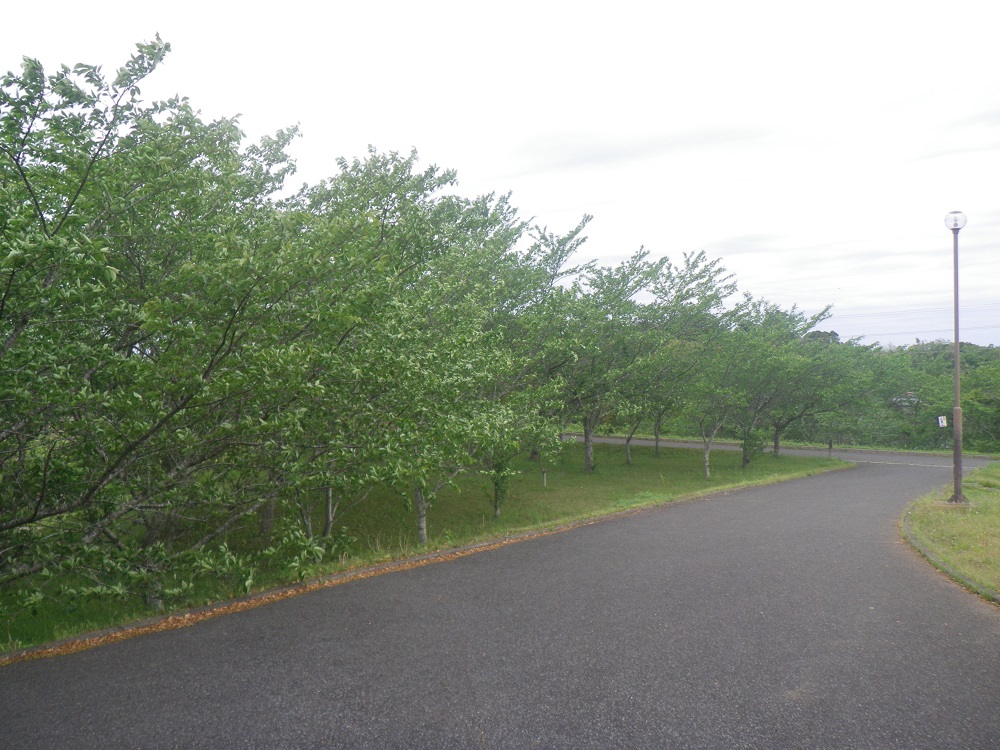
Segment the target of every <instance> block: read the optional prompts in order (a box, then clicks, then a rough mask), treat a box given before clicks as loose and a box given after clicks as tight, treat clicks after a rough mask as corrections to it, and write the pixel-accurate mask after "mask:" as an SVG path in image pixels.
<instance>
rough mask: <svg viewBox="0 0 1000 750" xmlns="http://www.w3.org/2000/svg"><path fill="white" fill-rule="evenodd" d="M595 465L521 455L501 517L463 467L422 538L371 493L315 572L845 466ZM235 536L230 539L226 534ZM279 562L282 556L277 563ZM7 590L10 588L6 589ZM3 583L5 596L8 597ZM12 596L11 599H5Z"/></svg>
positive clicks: (645, 456)
mask: <svg viewBox="0 0 1000 750" xmlns="http://www.w3.org/2000/svg"><path fill="white" fill-rule="evenodd" d="M594 455H595V464H596V470H595V471H594V473H592V474H587V473H586V472H584V470H583V446H582V445H580V444H576V443H570V444H567V445H565V447H564V450H563V452H562V453H561V455H560V456H559V457H558V458H557V459H555V460H554V461H553V462H551V464H550V465H547V466H546V470H547V471H546V477H545V483H544V485H543V481H542V472H541V469H540V467H539V465H538V463H536V462H530V461H528V460H527V458H525V459H522V460H520V461H518V462H515V464H514V466H513V468H514V469H515V470H516V471H517V472H518V473H517V475H516V476H514V477H512V478H511V481H510V495H509V498H508V501H507V502H506V503H505V504H504V505H503V507H502V508H501V517H500V519H499V520H495V519H494V518H493V495H492V484H491V483H490V481H489V479H488V478H487V477H484V476H479V475H474V474H470V475H466V476H462V477H460V478H459V479H458V480H457V481H456V483H455V485H454V486H451V487H445V488H444V489H442V490H441V491H440V492H439V493H438V496H437V497H436V498H435V499H434V502H433V504H432V506H431V508H430V509H429V511H428V518H427V525H428V544H427V545H426V546H424V547H420V546H418V545H417V543H416V514H415V512H414V511H413V509H412V508H411V507H410V506H409V504H408V502H407V499H406V498H403V497H401V496H400V495H398V494H395V493H391V492H382V493H372V494H371V495H370V496H369V497H368V498H367V499H366V500H365V501H364V502H363V503H361V504H359V505H357V506H355V507H354V508H352V509H350V510H348V511H347V512H345V513H343V514H341V515H340V516H338V521H337V524H338V526H342V527H344V528H345V532H346V535H347V536H348V537H350V538H351V541H350V542H349V543H348V544H347V546H346V547H344V548H343V550H342V551H341V554H340V555H339V557H338V559H336V560H333V561H329V562H325V563H322V564H320V565H316V566H313V567H311V568H309V570H308V571H307V574H308V576H309V577H320V576H326V575H330V574H334V573H338V572H343V571H349V570H357V569H360V568H364V567H366V566H368V565H372V564H374V563H380V562H385V561H388V560H402V559H407V558H411V557H413V556H415V555H418V554H424V553H427V552H431V551H436V550H445V549H451V548H455V547H461V546H464V545H467V544H471V543H476V542H483V541H488V540H496V539H504V538H507V537H511V536H515V535H517V534H521V533H524V532H529V531H535V530H545V529H551V528H553V527H557V526H560V525H563V524H566V523H570V522H573V521H578V520H585V519H590V518H595V517H599V516H603V515H607V514H610V513H615V512H617V511H621V510H626V509H630V508H637V507H642V506H648V505H655V504H660V503H665V502H671V501H676V500H681V499H686V498H692V497H697V496H700V495H706V494H711V493H714V492H719V491H721V490H724V489H731V488H735V487H744V486H750V485H760V484H769V483H773V482H779V481H783V480H786V479H793V478H798V477H804V476H809V475H812V474H817V473H820V472H823V471H829V470H831V469H837V468H843V467H846V466H849V464H847V463H846V462H844V461H839V460H836V459H828V458H802V457H797V456H782V457H780V458H778V459H775V458H774V457H772V456H770V455H764V456H759V457H758V458H757V459H755V461H754V462H753V463H752V464H751V465H750V466H749V467H748V468H747V469H743V468H741V466H740V458H741V457H740V453H739V452H738V451H726V450H716V451H713V452H712V460H711V469H712V479H711V480H710V481H706V480H705V478H704V476H703V468H702V451H701V450H698V449H693V450H687V449H668V448H661V450H660V454H659V455H655V454H654V450H653V448H647V447H634V448H633V449H632V461H633V462H632V465H626V463H625V453H624V448H623V447H621V446H616V445H606V444H598V445H595V446H594ZM236 543H238V539H231V540H230V544H236ZM278 567H279V568H280V566H278ZM285 575H286V577H285V578H282V577H281V576H275V575H263V574H262V575H260V576H258V577H257V579H256V580H257V581H258V584H259V585H258V586H257V587H256V590H257V591H262V590H266V589H268V588H272V587H275V586H281V585H284V584H289V583H295V582H296V579H293V578H290V577H289V575H290V574H285ZM241 593H242V592H241V591H239V590H238V588H235V587H233V588H232V590H227V589H226V588H225V584H224V582H223V581H222V580H221V579H220V577H219V576H208V577H207V578H206V580H205V581H203V582H200V583H199V585H197V586H196V587H195V588H194V589H193V590H192V592H191V595H190V596H189V597H188V598H187V599H185V600H184V601H181V602H178V603H176V604H175V605H174V606H173V607H172V611H175V612H178V611H183V610H184V609H185V608H191V607H199V606H203V605H205V604H208V603H211V602H218V601H225V600H227V599H233V598H236V597H238V596H240V594H241ZM7 596H9V594H7ZM3 597H4V594H2V593H0V606H2V605H3V604H4V599H3ZM9 603H10V602H9V601H8V604H9ZM162 614H165V613H164V612H158V611H156V610H153V609H150V608H148V607H146V606H145V605H144V604H143V603H142V602H141V601H140V600H136V599H125V600H115V601H106V600H99V599H93V598H85V599H78V598H74V597H71V596H66V597H63V598H62V599H60V598H58V597H56V598H47V599H44V600H41V601H38V602H37V603H36V604H35V605H34V606H32V607H30V608H25V609H16V608H13V616H12V617H9V618H8V622H6V623H3V624H2V629H0V653H2V652H4V651H11V650H16V649H22V648H29V647H31V646H35V645H38V644H43V643H50V642H52V641H56V640H60V639H66V638H72V637H75V636H77V635H80V634H83V633H87V632H91V631H95V630H99V629H104V628H110V627H117V626H120V625H125V624H128V623H129V622H135V621H137V620H141V619H143V618H149V617H153V616H156V615H162Z"/></svg>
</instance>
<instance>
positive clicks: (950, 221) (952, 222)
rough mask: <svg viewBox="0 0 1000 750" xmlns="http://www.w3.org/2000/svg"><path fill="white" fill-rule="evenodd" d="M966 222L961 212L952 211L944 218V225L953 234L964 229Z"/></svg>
mask: <svg viewBox="0 0 1000 750" xmlns="http://www.w3.org/2000/svg"><path fill="white" fill-rule="evenodd" d="M966 221H967V219H966V218H965V214H963V213H962V212H961V211H952V212H951V213H950V214H948V215H947V216H945V217H944V225H945V226H946V227H948V229H950V230H951V231H953V232H957V231H958V230H959V229H961V228H962V227H964V226H965V222H966Z"/></svg>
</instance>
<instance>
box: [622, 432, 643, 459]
mask: <svg viewBox="0 0 1000 750" xmlns="http://www.w3.org/2000/svg"><path fill="white" fill-rule="evenodd" d="M640 424H641V421H640V422H636V423H635V424H634V425H632V429H631V431H630V432H629V434H628V435H627V436H626V438H625V463H626V465H628V466H631V465H632V438H633V437H635V433H636V432H638V430H639V425H640Z"/></svg>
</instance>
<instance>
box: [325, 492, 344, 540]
mask: <svg viewBox="0 0 1000 750" xmlns="http://www.w3.org/2000/svg"><path fill="white" fill-rule="evenodd" d="M339 505H340V501H337V502H336V503H334V502H333V487H327V488H326V521H325V522H324V524H323V536H325V537H328V536H330V535H331V534H333V519H334V516H336V515H337V506H339Z"/></svg>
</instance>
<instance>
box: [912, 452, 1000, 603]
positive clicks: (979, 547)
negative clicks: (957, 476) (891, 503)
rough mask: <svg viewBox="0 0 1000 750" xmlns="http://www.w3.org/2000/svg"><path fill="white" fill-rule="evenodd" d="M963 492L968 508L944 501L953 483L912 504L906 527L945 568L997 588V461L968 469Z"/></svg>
mask: <svg viewBox="0 0 1000 750" xmlns="http://www.w3.org/2000/svg"><path fill="white" fill-rule="evenodd" d="M963 493H964V494H965V497H966V499H967V500H969V507H967V508H962V507H958V508H955V507H949V506H948V503H947V500H948V498H949V497H950V496H951V494H952V488H951V487H949V488H948V489H947V490H942V491H941V492H938V493H935V494H933V495H928V496H927V497H924V498H921V499H920V500H918V501H917V502H916V503H914V504H913V505H911V506H910V507H909V508H908V509H907V513H908V516H909V530H910V533H911V534H912V536H913V537H914V538H915V541H916V542H917V544H918V545H919V546H920V547H923V549H924V550H926V551H927V552H928V553H929V554H930V555H931V556H932V557H933V558H936V559H937V560H938V561H940V562H941V563H942V564H943V565H944V567H945V568H947V569H949V570H948V571H946V572H950V571H954V572H955V573H958V574H959V575H960V576H963V577H964V578H966V579H968V581H970V582H971V583H972V584H973V588H980V589H981V588H986V589H988V590H990V591H992V592H1000V464H994V465H992V466H987V467H985V468H982V469H979V470H978V471H975V472H973V473H972V474H970V475H968V476H967V477H966V478H965V480H964V482H963ZM981 593H983V592H981Z"/></svg>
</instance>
